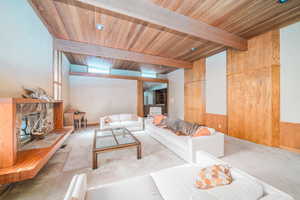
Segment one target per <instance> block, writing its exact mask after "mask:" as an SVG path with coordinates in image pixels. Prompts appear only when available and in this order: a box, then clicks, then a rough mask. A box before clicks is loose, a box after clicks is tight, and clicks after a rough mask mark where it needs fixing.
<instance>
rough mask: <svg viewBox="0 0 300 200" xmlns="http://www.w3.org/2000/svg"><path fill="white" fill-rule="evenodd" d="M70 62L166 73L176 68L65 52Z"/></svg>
mask: <svg viewBox="0 0 300 200" xmlns="http://www.w3.org/2000/svg"><path fill="white" fill-rule="evenodd" d="M65 55H66V56H67V58H68V60H69V61H70V63H72V64H77V65H84V66H88V65H89V63H106V64H109V65H110V66H111V67H112V68H114V69H122V70H132V71H151V72H156V73H158V74H167V73H169V72H172V71H174V70H176V68H174V67H168V66H158V65H152V64H144V63H137V62H132V61H126V60H118V59H110V58H103V57H95V56H86V55H81V54H74V53H65Z"/></svg>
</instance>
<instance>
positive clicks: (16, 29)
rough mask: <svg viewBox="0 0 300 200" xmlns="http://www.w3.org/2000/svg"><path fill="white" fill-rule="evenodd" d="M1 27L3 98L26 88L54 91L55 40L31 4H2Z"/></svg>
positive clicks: (0, 88)
mask: <svg viewBox="0 0 300 200" xmlns="http://www.w3.org/2000/svg"><path fill="white" fill-rule="evenodd" d="M0 27H1V30H0V97H9V96H12V97H19V96H20V95H21V93H22V86H25V87H30V88H31V87H41V88H43V89H45V90H46V91H47V92H50V91H51V85H50V83H51V73H52V72H51V69H52V37H51V36H50V34H49V33H48V31H47V29H46V28H45V27H44V25H43V24H42V22H41V21H40V19H39V18H38V17H37V15H36V14H35V13H34V11H33V9H32V8H31V7H30V5H29V4H28V3H27V1H20V0H9V1H7V0H6V1H1V3H0Z"/></svg>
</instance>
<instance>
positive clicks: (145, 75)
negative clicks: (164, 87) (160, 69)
mask: <svg viewBox="0 0 300 200" xmlns="http://www.w3.org/2000/svg"><path fill="white" fill-rule="evenodd" d="M142 77H147V78H156V73H155V72H145V71H144V72H142Z"/></svg>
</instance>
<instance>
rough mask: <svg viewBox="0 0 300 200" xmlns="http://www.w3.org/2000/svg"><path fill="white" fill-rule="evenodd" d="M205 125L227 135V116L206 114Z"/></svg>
mask: <svg viewBox="0 0 300 200" xmlns="http://www.w3.org/2000/svg"><path fill="white" fill-rule="evenodd" d="M205 125H206V126H208V127H210V128H214V129H216V130H217V131H219V132H221V133H225V134H227V131H228V130H227V115H220V114H212V113H205Z"/></svg>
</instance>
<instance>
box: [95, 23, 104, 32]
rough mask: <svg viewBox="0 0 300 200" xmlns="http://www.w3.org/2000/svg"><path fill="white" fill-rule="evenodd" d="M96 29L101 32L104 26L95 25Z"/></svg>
mask: <svg viewBox="0 0 300 200" xmlns="http://www.w3.org/2000/svg"><path fill="white" fill-rule="evenodd" d="M96 29H98V30H100V31H101V30H103V29H104V25H103V24H96Z"/></svg>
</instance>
